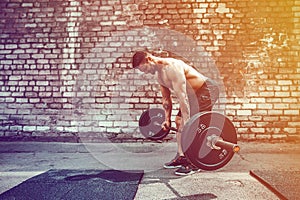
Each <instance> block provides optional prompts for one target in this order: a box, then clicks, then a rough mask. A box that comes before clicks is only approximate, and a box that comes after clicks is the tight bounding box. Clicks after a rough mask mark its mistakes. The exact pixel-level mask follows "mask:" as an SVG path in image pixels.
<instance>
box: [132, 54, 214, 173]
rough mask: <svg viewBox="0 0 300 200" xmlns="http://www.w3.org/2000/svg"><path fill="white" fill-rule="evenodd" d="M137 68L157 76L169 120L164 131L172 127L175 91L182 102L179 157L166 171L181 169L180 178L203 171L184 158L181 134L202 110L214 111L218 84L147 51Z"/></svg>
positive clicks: (178, 118)
mask: <svg viewBox="0 0 300 200" xmlns="http://www.w3.org/2000/svg"><path fill="white" fill-rule="evenodd" d="M132 65H133V68H137V69H139V70H140V71H142V72H144V73H150V74H155V73H157V78H158V83H159V84H160V89H161V94H162V104H163V108H164V110H165V114H166V118H165V122H164V123H163V128H164V129H166V128H167V127H170V126H171V112H172V99H171V92H173V93H174V94H175V96H176V97H177V98H178V101H179V106H180V109H179V112H178V114H177V115H176V118H175V123H176V127H177V129H178V130H179V131H178V132H177V133H176V141H177V147H178V148H177V154H176V156H175V158H174V159H172V160H171V161H170V162H168V163H166V164H165V165H164V168H167V169H170V168H178V169H177V170H176V171H175V174H177V175H188V174H192V173H194V172H196V171H199V169H197V168H196V167H195V166H193V165H192V164H191V163H190V162H189V161H188V160H187V159H186V158H185V156H184V152H183V150H182V146H181V131H182V128H183V126H184V124H185V123H186V122H187V121H188V120H189V118H190V117H191V116H192V115H193V114H196V113H197V112H200V111H210V110H212V107H213V105H214V103H215V102H216V101H217V99H218V98H219V90H218V87H217V85H216V84H215V82H214V81H212V80H211V79H209V78H207V77H205V76H204V75H202V74H201V73H199V72H198V71H197V70H195V69H194V68H193V67H192V66H190V65H188V64H186V63H185V62H183V61H182V60H178V59H174V58H161V57H156V56H154V55H152V54H150V53H148V52H145V51H138V52H136V53H135V54H134V56H133V59H132Z"/></svg>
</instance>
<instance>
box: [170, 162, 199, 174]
mask: <svg viewBox="0 0 300 200" xmlns="http://www.w3.org/2000/svg"><path fill="white" fill-rule="evenodd" d="M196 172H200V169H199V168H198V167H196V166H194V165H192V164H186V165H182V166H181V167H180V168H179V169H177V170H176V171H175V174H176V175H178V176H186V175H191V174H194V173H196Z"/></svg>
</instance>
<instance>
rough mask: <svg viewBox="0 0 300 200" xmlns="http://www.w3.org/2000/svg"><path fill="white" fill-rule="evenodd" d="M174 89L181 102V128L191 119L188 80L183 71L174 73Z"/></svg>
mask: <svg viewBox="0 0 300 200" xmlns="http://www.w3.org/2000/svg"><path fill="white" fill-rule="evenodd" d="M172 80H173V81H172V87H173V88H174V93H175V95H176V97H177V98H178V100H179V105H180V110H181V115H182V120H183V123H181V127H180V128H179V129H182V127H183V126H184V125H185V123H186V122H187V121H188V120H189V119H190V105H189V99H188V95H187V90H186V84H187V80H186V77H185V74H184V71H182V69H179V70H178V71H177V70H176V73H175V72H174V73H172Z"/></svg>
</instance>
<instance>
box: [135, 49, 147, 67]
mask: <svg viewBox="0 0 300 200" xmlns="http://www.w3.org/2000/svg"><path fill="white" fill-rule="evenodd" d="M146 57H147V52H145V51H137V52H136V53H135V54H134V55H133V57H132V67H133V68H136V67H138V66H139V65H140V64H141V62H143V61H144V60H145V59H146Z"/></svg>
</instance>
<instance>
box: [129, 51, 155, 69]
mask: <svg viewBox="0 0 300 200" xmlns="http://www.w3.org/2000/svg"><path fill="white" fill-rule="evenodd" d="M132 67H133V68H137V69H139V70H140V71H142V72H145V73H150V74H155V71H156V70H155V62H154V60H153V58H152V57H151V54H149V53H147V52H145V51H137V52H136V53H135V54H134V55H133V57H132Z"/></svg>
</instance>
